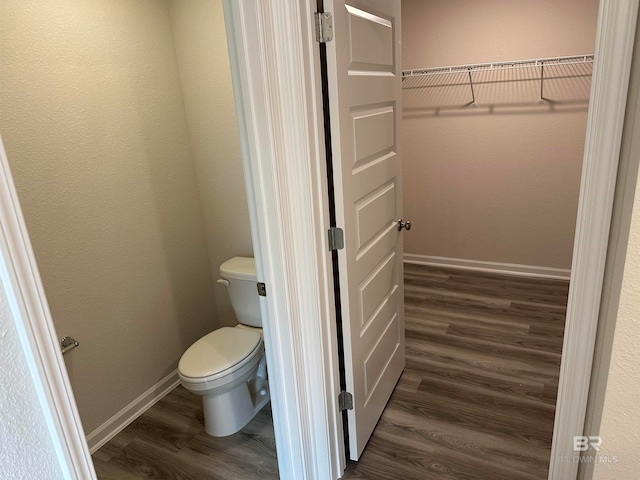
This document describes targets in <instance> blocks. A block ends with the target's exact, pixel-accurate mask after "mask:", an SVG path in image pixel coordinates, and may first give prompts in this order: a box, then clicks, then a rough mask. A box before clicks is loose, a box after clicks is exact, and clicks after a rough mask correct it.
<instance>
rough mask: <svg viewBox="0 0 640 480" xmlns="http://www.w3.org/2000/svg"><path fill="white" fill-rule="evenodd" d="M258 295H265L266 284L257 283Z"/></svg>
mask: <svg viewBox="0 0 640 480" xmlns="http://www.w3.org/2000/svg"><path fill="white" fill-rule="evenodd" d="M258 295H260V296H261V297H266V296H267V286H266V285H265V284H264V283H261V282H259V283H258Z"/></svg>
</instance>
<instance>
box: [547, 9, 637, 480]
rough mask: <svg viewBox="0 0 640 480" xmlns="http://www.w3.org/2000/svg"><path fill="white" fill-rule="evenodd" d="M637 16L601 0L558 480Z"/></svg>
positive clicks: (589, 325) (587, 354) (587, 355)
mask: <svg viewBox="0 0 640 480" xmlns="http://www.w3.org/2000/svg"><path fill="white" fill-rule="evenodd" d="M637 18H638V0H601V2H600V14H599V17H598V30H597V38H596V48H595V63H594V67H593V77H592V88H591V100H590V105H589V117H588V120H587V135H586V141H585V153H584V163H583V167H582V179H581V186H580V200H579V204H578V219H577V224H576V234H575V242H574V250H573V261H572V268H571V284H570V288H569V302H568V305H567V318H566V323H565V334H564V343H563V349H562V363H561V367H560V382H559V385H558V399H557V403H556V416H555V423H554V432H553V444H552V447H551V461H550V465H549V479H550V480H563V479H572V478H576V475H577V472H578V466H579V464H578V463H573V462H571V461H566V459H570V458H572V457H573V456H575V455H576V452H574V451H573V437H574V436H575V435H582V434H583V431H584V420H585V415H586V409H587V398H588V394H589V382H590V379H591V370H592V361H593V352H594V347H595V339H596V329H597V325H598V316H599V312H600V301H601V298H602V285H603V280H604V267H605V261H606V255H607V246H608V242H609V229H610V225H611V214H612V211H613V197H614V191H615V186H616V176H617V170H618V160H619V158H620V146H621V141H622V130H623V127H624V116H625V110H626V103H627V96H628V94H627V93H628V86H629V78H630V75H631V58H632V55H633V47H634V40H635V29H636V21H637ZM558 460H559V461H558Z"/></svg>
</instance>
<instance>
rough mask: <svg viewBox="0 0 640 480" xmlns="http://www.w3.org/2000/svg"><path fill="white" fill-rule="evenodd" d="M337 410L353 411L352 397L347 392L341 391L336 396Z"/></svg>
mask: <svg viewBox="0 0 640 480" xmlns="http://www.w3.org/2000/svg"><path fill="white" fill-rule="evenodd" d="M338 408H339V409H340V411H341V412H342V411H344V410H353V395H351V394H350V393H349V392H346V391H344V390H343V391H342V392H340V394H339V395H338Z"/></svg>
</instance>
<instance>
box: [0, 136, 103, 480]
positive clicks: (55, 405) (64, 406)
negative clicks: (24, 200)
mask: <svg viewBox="0 0 640 480" xmlns="http://www.w3.org/2000/svg"><path fill="white" fill-rule="evenodd" d="M0 255H1V257H0V278H2V283H3V284H4V285H5V288H7V290H8V291H7V297H8V301H9V306H10V308H11V311H12V314H13V318H14V321H15V324H16V328H17V330H18V334H19V336H20V342H21V343H22V348H23V350H24V353H25V357H26V358H27V362H28V364H29V370H30V371H31V376H32V378H33V383H34V384H35V387H36V391H37V392H38V397H39V400H40V405H41V407H42V410H43V412H44V416H45V419H46V421H47V426H48V428H49V432H50V434H51V440H52V441H51V443H52V445H53V446H54V448H55V451H56V454H57V456H58V461H59V463H60V471H61V472H62V474H63V476H64V478H65V479H69V480H71V479H82V480H85V479H87V480H90V479H95V478H96V475H95V472H94V469H93V462H92V461H91V455H90V454H89V447H88V446H87V442H86V441H85V437H84V430H83V428H82V423H81V422H80V416H79V415H78V410H77V408H76V403H75V399H74V397H73V392H72V390H71V383H70V382H69V377H68V375H67V368H66V366H65V364H64V360H63V359H62V353H61V351H60V344H59V343H58V341H59V340H58V337H57V335H56V332H55V329H54V327H53V320H52V318H51V312H50V311H49V304H48V303H47V298H46V296H45V293H44V288H43V286H42V281H41V279H40V273H39V271H38V266H37V265H36V260H35V257H34V255H33V249H32V248H31V241H30V240H29V235H28V233H27V228H26V226H25V223H24V218H23V216H22V210H21V209H20V203H19V202H18V195H17V193H16V189H15V185H14V183H13V177H12V176H11V171H10V170H9V163H8V161H7V156H6V153H5V150H4V145H3V143H2V137H0Z"/></svg>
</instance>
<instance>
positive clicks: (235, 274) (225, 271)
mask: <svg viewBox="0 0 640 480" xmlns="http://www.w3.org/2000/svg"><path fill="white" fill-rule="evenodd" d="M220 275H222V276H223V277H224V278H234V279H238V280H256V278H257V275H256V262H255V260H254V259H253V257H233V258H230V259H229V260H227V261H226V262H224V263H223V264H222V265H220Z"/></svg>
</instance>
